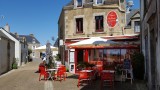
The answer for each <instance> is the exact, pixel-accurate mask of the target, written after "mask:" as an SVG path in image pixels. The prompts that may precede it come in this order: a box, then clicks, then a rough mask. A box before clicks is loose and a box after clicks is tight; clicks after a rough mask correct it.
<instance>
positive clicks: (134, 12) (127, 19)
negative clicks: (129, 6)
mask: <svg viewBox="0 0 160 90" xmlns="http://www.w3.org/2000/svg"><path fill="white" fill-rule="evenodd" d="M139 11H140V10H139V9H133V10H131V11H130V13H127V14H126V22H127V23H126V24H127V25H128V24H129V23H130V21H131V18H132V17H133V16H134V15H135V14H137V13H138V12H139Z"/></svg>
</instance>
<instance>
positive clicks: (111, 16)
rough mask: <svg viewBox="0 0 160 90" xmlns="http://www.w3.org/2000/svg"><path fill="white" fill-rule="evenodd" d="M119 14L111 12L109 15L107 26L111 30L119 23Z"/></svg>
mask: <svg viewBox="0 0 160 90" xmlns="http://www.w3.org/2000/svg"><path fill="white" fill-rule="evenodd" d="M117 17H118V16H117V13H116V12H115V11H110V12H109V13H108V15H107V24H108V26H109V27H110V28H113V27H115V26H116V23H117V21H118V19H117Z"/></svg>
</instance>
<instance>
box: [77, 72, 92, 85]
mask: <svg viewBox="0 0 160 90" xmlns="http://www.w3.org/2000/svg"><path fill="white" fill-rule="evenodd" d="M82 80H85V81H86V80H87V81H88V83H89V81H90V76H89V74H88V73H87V72H81V71H80V72H79V77H78V85H77V86H78V88H79V86H80V82H81V81H82Z"/></svg>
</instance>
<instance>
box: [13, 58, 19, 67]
mask: <svg viewBox="0 0 160 90" xmlns="http://www.w3.org/2000/svg"><path fill="white" fill-rule="evenodd" d="M17 61H18V59H16V58H15V59H14V60H13V63H12V69H17V68H18V64H17Z"/></svg>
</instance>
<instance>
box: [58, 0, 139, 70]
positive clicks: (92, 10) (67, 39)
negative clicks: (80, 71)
mask: <svg viewBox="0 0 160 90" xmlns="http://www.w3.org/2000/svg"><path fill="white" fill-rule="evenodd" d="M125 7H126V1H125V0H71V2H70V3H69V4H67V5H66V6H64V7H63V9H62V11H61V14H60V17H59V21H58V27H59V32H58V36H59V53H60V55H61V60H62V63H63V64H66V65H67V66H68V67H69V68H70V69H73V70H70V71H71V72H73V73H75V71H76V69H75V67H76V65H77V63H78V61H85V60H86V61H87V62H89V61H91V59H90V57H91V56H89V53H93V52H96V53H97V55H100V52H101V50H102V52H103V53H104V52H109V49H108V48H109V47H103V48H102V47H98V46H93V47H90V48H89V47H85V46H84V47H83V48H82V47H81V49H80V47H74V48H73V47H72V48H70V47H69V45H70V44H72V43H76V42H78V41H81V40H85V39H89V38H91V37H101V38H103V39H110V40H114V41H120V42H127V43H128V44H129V45H128V46H124V47H116V49H115V51H116V50H117V53H116V54H117V55H118V54H119V53H121V52H122V51H123V50H122V49H125V51H124V52H125V53H128V49H127V48H131V49H133V48H135V47H134V46H133V47H132V46H131V44H133V42H130V41H139V34H138V33H135V32H134V31H133V30H134V26H133V24H134V21H133V20H136V19H135V17H136V16H137V13H135V14H134V15H135V16H134V15H131V17H132V18H133V19H131V17H130V18H129V19H128V21H127V20H126V16H127V14H126V8H125ZM126 23H127V24H126ZM129 25H131V27H129ZM127 26H128V27H129V28H127ZM93 48H97V50H96V51H94V50H92V49H93ZM107 49H108V51H107ZM136 49H138V47H137V48H136ZM110 51H111V52H112V50H110ZM98 53H99V54H98ZM93 56H94V55H93ZM96 58H97V57H96ZM80 59H81V60H80ZM103 59H104V57H103ZM122 59H123V56H122V57H120V58H119V61H121V60H122Z"/></svg>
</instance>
